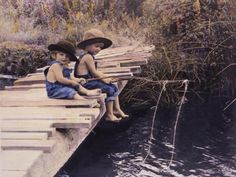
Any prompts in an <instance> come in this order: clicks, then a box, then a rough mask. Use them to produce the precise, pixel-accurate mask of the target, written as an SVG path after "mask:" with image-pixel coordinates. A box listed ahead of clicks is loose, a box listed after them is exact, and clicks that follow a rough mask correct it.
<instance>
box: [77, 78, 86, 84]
mask: <svg viewBox="0 0 236 177" xmlns="http://www.w3.org/2000/svg"><path fill="white" fill-rule="evenodd" d="M78 82H79V83H80V84H82V85H84V84H85V83H86V80H85V78H79V79H78Z"/></svg>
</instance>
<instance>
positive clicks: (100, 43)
mask: <svg viewBox="0 0 236 177" xmlns="http://www.w3.org/2000/svg"><path fill="white" fill-rule="evenodd" d="M111 45H112V41H111V40H110V39H108V38H105V37H104V34H103V33H102V32H101V31H100V30H97V29H91V30H88V31H86V32H85V34H84V37H83V41H81V42H80V43H79V44H78V48H80V49H82V50H83V52H82V53H81V55H80V56H79V59H77V57H76V56H75V54H76V52H75V51H76V50H75V47H74V46H73V45H72V44H71V43H69V42H68V41H59V42H58V43H57V44H51V45H49V46H48V49H49V50H50V51H51V52H52V54H51V56H52V58H53V59H54V61H53V62H52V63H51V66H50V67H49V69H48V72H47V71H45V76H46V90H47V94H48V97H50V98H62V99H63V98H66V99H84V98H83V97H81V96H80V95H79V94H78V93H77V91H76V90H78V92H79V93H81V94H85V95H99V94H100V92H102V93H106V94H107V99H106V100H105V101H106V108H107V112H106V120H107V121H112V122H118V121H120V120H121V119H122V118H125V117H128V115H127V114H125V113H124V112H123V111H122V110H121V108H120V104H119V98H118V95H119V90H118V88H117V87H116V85H114V84H112V83H111V81H112V80H111V79H110V78H107V77H106V75H104V74H103V73H102V72H100V71H98V70H97V68H96V63H95V61H94V59H95V57H94V56H95V55H96V54H97V53H98V52H99V51H101V50H102V49H105V48H108V47H110V46H111ZM70 61H76V63H75V68H74V75H71V72H70V69H69V68H68V64H69V63H70ZM90 78H98V79H97V80H92V81H88V82H86V79H90ZM75 89H76V90H75Z"/></svg>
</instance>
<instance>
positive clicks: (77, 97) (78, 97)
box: [73, 94, 86, 100]
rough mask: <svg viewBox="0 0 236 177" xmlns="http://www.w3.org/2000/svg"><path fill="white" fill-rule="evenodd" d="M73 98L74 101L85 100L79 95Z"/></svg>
mask: <svg viewBox="0 0 236 177" xmlns="http://www.w3.org/2000/svg"><path fill="white" fill-rule="evenodd" d="M73 98H74V99H75V100H86V99H85V98H84V97H82V96H80V95H79V94H75V95H74V97H73Z"/></svg>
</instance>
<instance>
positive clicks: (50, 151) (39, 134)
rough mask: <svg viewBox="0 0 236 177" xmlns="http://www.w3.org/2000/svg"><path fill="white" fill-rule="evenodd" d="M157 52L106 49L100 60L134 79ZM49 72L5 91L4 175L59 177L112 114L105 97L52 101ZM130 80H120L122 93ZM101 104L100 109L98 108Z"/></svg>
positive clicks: (110, 71)
mask: <svg viewBox="0 0 236 177" xmlns="http://www.w3.org/2000/svg"><path fill="white" fill-rule="evenodd" d="M151 50H152V47H140V46H127V47H119V48H110V49H105V50H103V51H101V52H100V53H99V54H98V55H97V56H96V58H97V59H96V61H97V62H98V70H100V71H102V72H103V73H105V74H107V75H109V76H111V77H115V78H120V77H124V76H128V77H132V76H134V75H136V74H139V73H140V72H141V66H142V65H145V64H147V59H148V57H149V56H150V52H151ZM73 66H74V63H71V65H70V67H71V68H72V69H73ZM45 68H46V67H44V68H39V69H38V70H37V72H36V73H30V74H28V75H27V76H26V77H24V78H20V79H18V80H16V81H15V82H14V85H13V86H8V87H6V88H5V90H2V91H0V98H1V99H0V130H1V131H0V145H1V152H0V177H53V176H54V175H55V174H56V173H57V171H58V170H59V169H60V168H61V167H62V166H63V165H64V164H65V163H66V162H67V160H68V159H69V158H70V157H71V155H72V154H73V152H74V151H75V150H76V149H77V148H78V147H79V145H80V144H81V143H82V142H83V140H84V139H85V138H86V137H87V136H88V135H89V133H90V132H91V131H92V130H93V128H94V127H95V126H96V125H97V123H98V122H99V121H100V120H101V119H102V117H103V115H104V113H105V112H106V108H105V103H104V100H105V98H106V95H105V94H102V95H100V96H92V97H88V96H85V97H86V98H87V99H86V100H59V99H49V98H48V97H47V95H46V90H45V84H44V81H45V78H44V75H43V71H44V69H45ZM127 82H128V80H121V81H118V83H117V84H118V87H119V89H120V90H123V88H124V87H125V85H126V84H127ZM98 102H99V103H100V105H101V106H100V108H96V107H95V106H96V105H97V103H98Z"/></svg>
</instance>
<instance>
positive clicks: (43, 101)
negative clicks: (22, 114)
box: [0, 97, 97, 108]
mask: <svg viewBox="0 0 236 177" xmlns="http://www.w3.org/2000/svg"><path fill="white" fill-rule="evenodd" d="M96 105H97V100H92V99H91V100H62V99H49V98H29V97H28V98H17V97H16V98H7V97H5V98H2V99H1V100H0V106H1V107H10V106H12V107H18V106H23V107H38V106H74V107H91V108H92V107H94V106H96Z"/></svg>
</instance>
